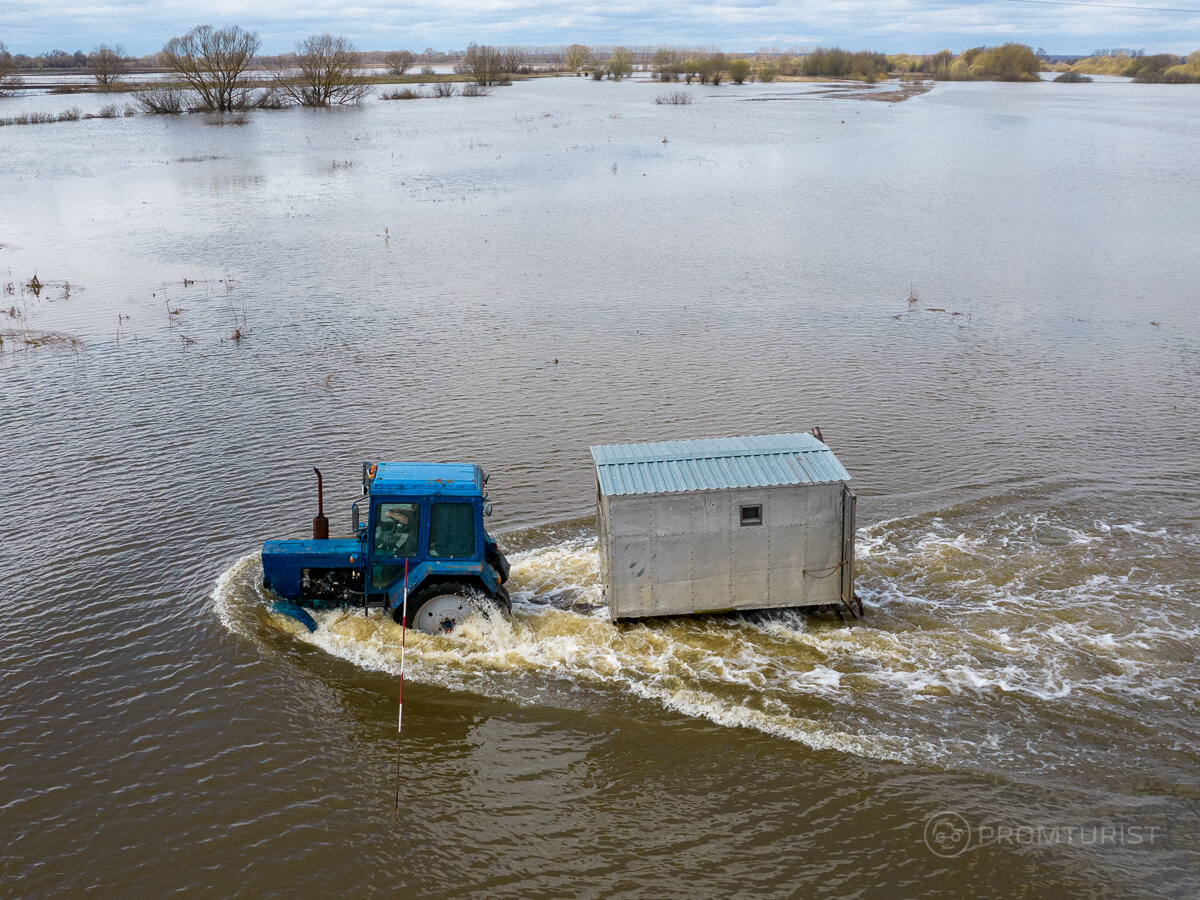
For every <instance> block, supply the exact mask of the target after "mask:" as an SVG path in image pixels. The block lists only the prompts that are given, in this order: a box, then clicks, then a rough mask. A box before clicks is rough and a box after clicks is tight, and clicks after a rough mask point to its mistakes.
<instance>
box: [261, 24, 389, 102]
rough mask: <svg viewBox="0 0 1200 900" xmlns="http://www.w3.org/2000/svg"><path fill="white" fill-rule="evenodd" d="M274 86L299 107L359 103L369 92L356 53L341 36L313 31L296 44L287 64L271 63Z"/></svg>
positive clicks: (369, 86)
mask: <svg viewBox="0 0 1200 900" xmlns="http://www.w3.org/2000/svg"><path fill="white" fill-rule="evenodd" d="M271 73H272V77H273V78H274V80H275V84H276V86H277V87H278V88H279V90H280V91H281V92H282V93H283V94H284V96H286V97H288V98H289V99H291V100H292V101H293V102H295V103H299V104H300V105H301V106H335V105H340V104H347V103H359V102H361V101H362V99H363V97H365V96H366V95H367V94H369V93H370V91H371V85H370V84H369V83H367V82H364V81H363V80H362V73H361V72H360V71H359V53H358V51H357V50H356V49H354V45H353V44H352V43H350V42H349V41H348V40H346V39H345V38H344V37H341V36H337V35H332V34H314V35H312V36H311V37H308V38H305V39H304V40H303V41H301V42H300V43H298V44H297V45H296V58H295V60H294V62H293V63H292V64H291V65H289V64H288V62H286V61H282V62H278V63H275V64H273V65H272V67H271Z"/></svg>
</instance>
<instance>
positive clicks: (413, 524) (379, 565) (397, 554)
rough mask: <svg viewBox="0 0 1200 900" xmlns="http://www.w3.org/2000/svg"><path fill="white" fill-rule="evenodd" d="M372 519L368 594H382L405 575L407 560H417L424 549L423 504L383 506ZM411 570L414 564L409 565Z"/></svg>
mask: <svg viewBox="0 0 1200 900" xmlns="http://www.w3.org/2000/svg"><path fill="white" fill-rule="evenodd" d="M372 512H373V515H372V517H371V523H372V525H371V571H370V572H369V573H368V578H369V581H370V585H369V587H368V590H369V591H382V590H386V589H387V587H388V586H389V585H390V584H391V583H392V582H393V581H395V580H396V579H397V578H398V577H400V576H402V575H403V574H404V562H405V560H413V559H415V558H416V557H417V556H418V555H419V552H420V548H421V505H420V504H419V503H387V502H385V503H380V504H378V505H376V507H375V508H374V510H373V511H372ZM409 567H410V568H411V567H412V566H411V562H410V564H409Z"/></svg>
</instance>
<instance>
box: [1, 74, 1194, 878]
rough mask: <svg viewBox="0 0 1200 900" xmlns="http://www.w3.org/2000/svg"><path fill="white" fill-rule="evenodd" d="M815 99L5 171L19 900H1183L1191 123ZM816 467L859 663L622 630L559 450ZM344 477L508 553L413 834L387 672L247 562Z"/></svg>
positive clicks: (429, 127) (382, 658) (1190, 593)
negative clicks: (739, 455)
mask: <svg viewBox="0 0 1200 900" xmlns="http://www.w3.org/2000/svg"><path fill="white" fill-rule="evenodd" d="M833 87H834V86H831V85H819V84H769V85H752V86H751V85H747V86H743V87H738V86H732V85H725V86H721V87H720V88H711V87H700V86H692V87H691V88H685V89H687V90H691V91H692V92H693V93H694V95H695V97H696V102H695V103H693V104H692V105H688V106H658V105H655V104H654V102H653V101H654V98H655V97H656V96H657V95H658V94H660V93H664V92H665V91H666V90H674V89H675V86H671V87H668V88H663V87H657V86H655V85H653V84H647V83H619V84H612V83H608V82H604V83H593V82H590V81H586V80H584V79H574V78H567V79H547V80H538V81H532V82H527V83H521V84H517V85H513V86H511V87H505V88H499V89H496V90H495V91H493V93H492V94H491V95H490V96H488V97H482V98H451V99H440V100H433V99H425V100H418V101H411V102H409V101H396V102H382V101H378V100H372V101H371V102H369V103H367V104H366V105H364V106H363V107H361V108H358V109H347V110H333V111H302V110H292V111H285V112H263V113H255V114H252V115H251V116H250V118H249V122H248V123H247V124H245V125H242V126H233V125H218V124H209V122H206V119H205V117H204V116H198V115H197V116H188V117H183V118H155V117H145V116H133V117H129V118H117V119H95V120H81V121H74V122H59V123H55V124H46V125H28V126H12V127H5V128H2V129H0V146H2V147H3V151H4V153H3V159H2V161H0V287H2V288H3V296H0V307H2V309H0V338H2V339H3V344H0V378H2V379H3V386H4V397H3V406H2V407H0V409H2V410H3V418H2V422H3V428H0V459H2V460H3V475H2V476H0V512H2V513H3V522H4V524H3V526H0V529H2V530H0V536H2V540H0V585H2V587H0V597H3V599H4V601H5V602H4V603H3V604H2V605H0V625H2V627H3V646H4V650H3V659H4V665H3V667H2V668H0V679H2V686H3V690H2V691H0V711H2V713H3V717H4V723H5V728H4V736H3V738H2V739H0V749H2V751H3V752H2V753H0V775H2V784H3V789H2V792H0V810H3V816H4V822H5V828H4V834H3V836H2V837H0V892H3V893H5V894H12V895H41V894H46V893H51V892H56V891H62V892H71V893H81V892H83V891H85V890H89V889H90V890H91V891H92V892H93V893H94V894H97V895H100V896H115V895H118V894H121V895H123V894H126V893H128V891H129V890H131V889H133V890H137V891H139V892H141V893H146V894H154V895H158V894H163V893H167V892H188V893H212V894H218V895H229V894H233V893H235V892H236V893H244V894H268V895H296V894H298V893H307V892H317V891H320V892H322V893H327V892H331V891H338V892H348V891H354V892H363V893H367V894H395V893H398V892H403V893H405V894H406V895H412V896H430V897H452V896H464V895H469V894H479V895H487V896H494V897H521V898H531V897H555V896H564V895H576V896H589V897H598V896H604V897H639V898H663V897H688V898H693V897H696V896H717V895H729V896H761V897H791V896H794V895H799V894H805V895H806V894H810V893H811V894H818V895H824V894H836V895H837V896H839V897H868V896H881V895H882V896H916V895H931V896H946V897H957V896H963V895H965V894H989V893H990V894H997V895H1004V896H1047V897H1058V896H1066V895H1089V896H1093V895H1099V896H1111V897H1124V896H1137V897H1142V896H1165V897H1188V896H1193V895H1195V894H1196V892H1197V891H1198V890H1200V877H1198V876H1197V872H1198V871H1200V787H1198V782H1197V772H1198V771H1200V750H1197V748H1196V743H1195V735H1196V731H1197V724H1198V713H1200V674H1198V667H1197V654H1198V650H1200V625H1198V624H1197V620H1196V617H1197V612H1198V608H1200V564H1198V563H1197V558H1198V557H1200V461H1198V459H1197V454H1196V450H1195V447H1196V443H1197V439H1198V438H1200V400H1198V399H1197V398H1200V320H1198V317H1197V315H1196V312H1195V304H1196V302H1197V299H1198V298H1197V292H1196V285H1197V283H1200V257H1197V255H1196V252H1195V248H1196V246H1200V166H1198V165H1197V163H1196V160H1195V152H1194V148H1195V146H1196V144H1197V140H1198V139H1200V92H1198V91H1194V90H1192V89H1191V88H1189V87H1186V86H1184V87H1180V86H1174V85H1163V86H1158V85H1131V84H1127V83H1116V82H1110V83H1096V84H1091V85H1060V84H1036V85H999V84H942V85H938V86H937V87H936V88H935V89H934V90H933V91H931V92H930V93H927V94H924V95H922V96H918V97H915V98H913V99H911V100H908V101H906V102H904V103H899V104H890V103H872V102H867V101H864V100H861V99H848V98H845V97H843V96H841V95H839V94H838V93H836V92H835V93H828V91H829V90H831V89H832V88H833ZM114 99H115V100H116V101H117V102H121V103H123V102H124V101H125V99H127V98H123V97H121V96H119V95H118V96H117V97H100V96H92V95H87V96H80V97H75V96H54V95H44V94H43V95H30V96H18V97H14V98H8V99H4V100H0V118H2V117H7V116H15V115H18V114H20V113H25V112H48V113H59V112H61V111H62V110H64V109H66V108H68V107H70V106H79V107H81V109H82V111H83V112H84V113H87V112H89V111H95V110H98V109H99V108H100V107H101V106H103V105H105V104H107V103H110V102H113V101H114ZM750 100H763V101H766V100H770V101H777V102H746V101H750ZM93 105H94V107H95V109H93V108H92V107H93ZM910 291H912V292H914V293H915V294H917V295H918V299H916V301H915V302H909V299H908V298H909V295H910ZM814 424H819V425H820V426H821V427H822V429H823V431H824V434H825V437H826V439H827V441H828V442H829V443H830V445H831V446H832V447H833V448H834V449H835V450H836V451H837V453H838V455H839V458H840V459H841V460H842V461H843V462H844V463H845V465H846V467H847V468H848V469H849V470H850V472H851V473H852V474H853V476H854V487H855V490H856V491H857V492H858V494H859V504H858V519H859V525H860V528H859V533H858V539H857V552H858V556H859V561H860V564H859V591H860V593H861V595H862V597H863V601H864V605H865V607H866V611H867V616H866V619H865V620H864V621H862V622H855V623H852V624H846V623H843V622H841V621H839V620H837V619H836V618H835V617H831V616H827V615H813V614H806V615H801V614H794V613H773V614H759V615H749V616H737V617H707V618H697V619H689V620H679V621H670V622H668V621H650V622H644V623H639V624H632V625H621V626H614V625H613V624H611V623H610V622H609V621H608V618H607V614H606V610H605V607H604V598H603V594H602V590H601V588H602V585H601V584H600V582H599V575H598V560H597V555H596V549H595V533H594V523H593V521H592V519H591V514H592V509H593V504H594V496H595V485H594V476H593V474H592V469H591V464H590V457H589V455H588V446H589V445H590V444H593V443H612V442H621V441H636V440H656V439H663V440H667V439H675V438H689V437H703V436H718V435H728V434H737V433H753V432H781V431H801V430H807V429H808V428H809V427H811V426H812V425H814ZM363 459H428V460H438V461H470V462H478V463H480V464H481V465H483V466H484V467H485V468H486V469H487V470H488V471H489V472H490V473H491V476H492V477H491V482H490V485H489V487H490V491H491V497H492V500H493V502H494V503H495V507H496V515H495V516H494V517H493V519H492V520H491V526H490V527H491V528H492V529H493V531H496V532H498V533H499V534H500V537H501V542H502V543H503V544H504V545H505V547H506V549H507V550H508V552H509V555H510V558H511V559H512V560H513V582H512V585H510V586H513V587H515V590H514V591H513V599H514V608H513V614H512V617H511V619H505V618H500V617H497V618H494V619H490V618H485V617H478V618H476V619H473V620H471V621H469V622H468V623H467V626H466V628H465V630H464V633H463V635H462V636H461V637H458V638H456V639H449V638H443V637H428V636H425V635H420V634H413V633H410V634H409V635H408V637H407V642H408V643H407V654H408V655H407V664H406V677H407V684H408V689H407V690H406V691H405V700H406V703H405V707H406V713H405V717H404V722H405V725H404V735H403V744H402V751H403V765H402V768H401V774H402V779H401V783H400V797H401V808H402V812H403V815H402V816H401V817H400V818H399V820H398V821H397V822H395V823H393V821H392V816H391V813H392V806H393V799H394V791H395V781H394V777H395V769H394V766H395V752H396V732H395V715H396V700H397V690H398V684H397V681H398V679H397V677H396V676H397V674H398V671H399V650H400V631H399V628H398V627H397V626H395V625H394V624H393V623H392V622H391V621H390V619H386V618H384V617H383V616H382V615H381V614H380V613H379V612H378V611H374V612H372V614H371V615H369V616H365V617H364V616H363V614H362V612H361V610H360V611H358V612H352V611H342V612H326V613H319V614H318V615H317V618H318V621H319V623H320V627H319V629H318V630H317V631H316V632H315V633H313V634H308V633H307V632H305V631H304V630H303V629H301V628H299V627H298V626H297V625H296V624H295V623H294V622H292V621H291V620H288V619H283V618H281V617H278V616H276V615H273V614H272V613H271V612H270V611H269V600H268V598H267V596H266V595H265V594H264V592H263V590H262V588H261V572H260V569H259V560H258V548H259V546H260V545H261V542H262V541H263V540H264V539H265V538H268V537H284V536H301V535H303V534H305V533H306V531H307V529H308V523H309V522H310V520H311V517H312V516H313V515H314V514H315V506H316V504H315V491H314V485H313V483H312V481H313V479H312V475H311V467H312V466H313V465H319V466H321V468H322V470H323V472H324V474H325V482H326V498H325V499H326V513H327V514H328V515H329V516H330V518H331V520H332V524H333V531H334V533H335V534H339V535H340V534H345V533H347V532H348V530H349V525H350V518H349V511H348V503H349V501H350V500H352V499H354V497H355V496H356V494H357V487H358V478H359V462H360V460H363ZM964 834H965V836H966V842H965V843H964V842H963V841H962V837H963V835H964Z"/></svg>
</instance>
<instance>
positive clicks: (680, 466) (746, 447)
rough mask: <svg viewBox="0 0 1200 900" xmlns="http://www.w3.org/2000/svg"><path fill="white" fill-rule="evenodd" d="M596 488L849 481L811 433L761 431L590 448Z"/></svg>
mask: <svg viewBox="0 0 1200 900" xmlns="http://www.w3.org/2000/svg"><path fill="white" fill-rule="evenodd" d="M591 449H592V459H593V460H595V463H596V477H597V478H598V479H599V481H600V490H601V491H602V492H603V493H604V494H606V495H609V496H612V495H620V494H673V493H681V492H684V491H715V490H724V489H729V488H751V487H776V486H784V485H795V484H819V483H823V482H835V481H849V480H850V473H849V472H847V471H846V470H845V468H843V467H842V464H841V463H840V462H838V459H837V457H836V456H834V455H833V451H832V450H830V449H829V447H827V446H826V445H825V444H823V443H822V442H821V441H818V440H817V439H816V438H815V437H813V436H812V435H811V434H765V435H752V436H749V437H731V438H710V439H705V440H698V441H664V442H656V443H648V444H607V445H602V446H598V447H592V448H591Z"/></svg>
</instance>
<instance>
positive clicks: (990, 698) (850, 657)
mask: <svg viewBox="0 0 1200 900" xmlns="http://www.w3.org/2000/svg"><path fill="white" fill-rule="evenodd" d="M1144 525H1145V523H1141V522H1138V523H1116V522H1113V523H1109V522H1102V521H1099V520H1095V521H1089V522H1086V523H1079V522H1074V521H1071V520H1070V519H1069V517H1068V518H1064V517H1062V516H1058V515H1052V514H1047V513H1045V512H1037V513H1030V514H1027V515H1018V514H1012V515H1001V516H998V517H995V518H991V519H982V520H981V519H980V518H978V517H977V516H976V517H972V518H971V519H969V520H968V519H963V518H959V517H957V516H954V515H953V514H947V513H943V514H941V515H931V516H925V517H916V518H910V519H900V520H894V521H889V522H883V523H880V524H878V525H875V526H872V527H870V528H867V529H864V530H863V531H862V532H860V535H859V541H858V547H857V552H858V557H859V560H860V591H861V592H862V594H863V597H864V600H865V601H866V604H867V607H868V615H867V619H866V620H865V622H861V623H855V624H853V625H851V624H846V623H843V622H841V621H838V620H837V619H834V618H833V617H830V616H819V615H812V614H805V613H800V612H796V611H773V612H769V613H759V614H749V615H736V616H713V617H695V618H681V619H674V620H664V619H658V620H649V621H646V622H640V623H633V624H622V625H614V624H613V623H611V622H610V621H609V619H608V614H607V608H606V606H605V601H604V596H603V590H602V585H601V581H600V576H599V565H598V557H597V553H596V550H595V542H594V540H592V539H586V538H570V539H565V540H563V539H556V540H555V542H554V543H551V544H550V545H549V546H544V547H537V548H534V549H529V550H525V551H521V552H518V553H515V554H513V555H512V558H511V561H512V564H513V577H512V581H511V582H510V588H511V589H512V593H513V612H512V616H511V618H509V619H506V618H505V617H503V616H502V615H500V614H493V615H484V614H476V615H473V616H471V617H469V618H468V620H467V621H466V623H465V624H464V626H463V628H462V629H461V630H460V632H459V633H457V634H456V635H455V636H454V637H451V638H447V637H442V636H429V635H424V634H417V633H413V634H410V636H409V644H408V647H409V670H408V671H409V673H410V677H411V678H412V679H413V680H414V681H416V682H427V683H436V684H440V685H443V686H445V687H448V688H451V689H455V690H464V691H473V692H476V693H479V694H482V695H485V696H491V697H500V698H508V699H513V700H518V701H519V700H523V699H526V698H527V697H528V696H530V695H531V694H534V693H538V692H540V690H541V689H542V687H544V686H545V685H546V684H547V683H551V682H565V683H567V684H569V685H570V686H572V687H574V688H576V689H578V688H583V689H585V690H590V691H594V692H598V693H600V694H603V693H604V692H617V693H619V694H622V695H625V696H629V697H634V698H639V699H642V700H646V701H650V702H652V703H655V704H658V705H660V706H662V707H663V708H664V709H667V710H670V711H673V712H675V713H679V714H682V715H686V716H690V717H694V718H701V719H707V720H708V721H711V722H714V723H716V724H718V725H722V726H725V727H743V728H751V729H754V730H757V731H760V732H763V733H765V734H771V735H775V736H778V737H781V738H786V739H788V740H794V741H798V742H800V743H803V744H805V745H807V746H809V747H812V748H814V749H820V750H838V751H842V752H847V753H853V754H857V755H861V756H867V757H874V758H881V759H889V760H896V761H902V762H907V763H914V764H922V765H937V766H945V767H955V768H968V769H971V770H978V769H986V770H998V771H1003V770H1006V769H1008V768H1010V767H1011V766H1012V764H1013V763H1014V762H1018V761H1020V765H1021V768H1022V770H1023V771H1026V772H1027V771H1029V770H1030V769H1031V768H1032V769H1033V770H1036V769H1038V768H1039V766H1045V768H1046V769H1047V770H1049V769H1051V768H1057V769H1058V770H1059V771H1061V770H1062V769H1063V767H1064V764H1065V761H1064V759H1063V754H1064V752H1065V751H1064V750H1063V747H1064V746H1065V747H1071V746H1073V745H1072V741H1071V739H1070V737H1069V734H1077V733H1078V731H1079V729H1078V727H1077V725H1078V720H1079V719H1080V718H1081V717H1086V718H1087V719H1089V720H1091V722H1092V723H1093V725H1094V727H1095V728H1096V729H1097V731H1101V732H1102V731H1104V730H1105V729H1112V728H1114V727H1116V728H1120V727H1123V725H1124V723H1128V722H1136V721H1137V720H1138V718H1139V710H1140V709H1141V705H1142V704H1144V703H1146V702H1153V703H1177V702H1178V701H1180V700H1184V699H1187V700H1190V701H1191V702H1195V700H1196V699H1197V698H1200V681H1198V679H1197V676H1196V675H1195V674H1193V672H1194V665H1193V664H1194V661H1195V652H1194V651H1195V647H1196V642H1197V639H1198V638H1200V630H1198V629H1197V626H1196V624H1195V621H1194V618H1193V616H1192V615H1191V612H1192V610H1193V606H1192V604H1191V602H1190V600H1189V597H1194V596H1195V593H1196V576H1195V575H1194V573H1193V574H1191V576H1190V579H1191V580H1190V582H1188V583H1186V584H1183V583H1177V582H1172V581H1169V580H1164V578H1163V577H1162V576H1163V575H1164V574H1166V573H1164V572H1162V571H1159V570H1158V569H1157V568H1156V567H1155V566H1153V565H1150V564H1149V563H1150V561H1152V560H1154V559H1160V560H1163V561H1166V562H1169V561H1170V560H1171V558H1172V557H1170V556H1169V555H1155V553H1154V552H1153V551H1154V547H1155V546H1157V545H1159V544H1165V543H1167V542H1176V543H1177V542H1180V541H1184V542H1186V541H1187V540H1188V539H1189V538H1188V536H1187V535H1181V534H1172V533H1170V532H1169V531H1168V530H1167V529H1165V528H1149V527H1144ZM1134 556H1136V557H1137V558H1138V559H1139V560H1140V564H1137V565H1135V564H1132V563H1131V557H1134ZM258 566H259V562H258V556H257V554H251V555H249V556H247V557H244V558H243V559H242V560H240V561H239V562H238V563H237V564H236V565H235V566H234V567H233V568H231V569H230V570H229V571H228V572H226V573H225V574H224V575H223V576H222V577H221V580H220V581H219V582H218V585H217V589H216V591H215V592H214V598H215V601H216V606H217V610H218V613H219V614H220V615H221V617H222V621H224V622H225V623H226V625H227V627H229V628H231V629H232V630H234V631H238V632H240V633H243V634H246V633H252V632H253V631H255V630H256V629H260V628H272V629H276V630H279V631H285V632H287V633H289V634H291V635H293V636H294V637H295V639H296V640H298V641H303V642H307V643H310V644H313V645H315V646H317V647H320V648H321V649H322V650H324V651H325V652H327V653H329V654H331V655H333V656H336V657H339V658H341V659H344V660H347V661H349V662H351V663H353V664H354V665H357V666H360V667H362V668H364V669H370V670H377V671H383V672H389V673H395V672H397V671H398V669H399V650H400V629H399V627H398V626H397V625H395V624H394V623H393V622H392V621H391V619H390V618H389V617H388V616H386V615H385V614H383V613H382V612H381V611H377V610H376V611H372V613H371V615H369V616H366V617H364V616H363V615H362V613H361V612H360V611H350V610H343V611H328V612H319V613H316V614H315V616H316V618H317V621H318V623H319V626H320V627H319V628H318V630H317V631H316V632H315V633H313V634H311V635H310V634H308V633H307V632H306V631H304V629H302V628H300V627H299V626H298V625H296V624H295V623H294V622H292V621H290V620H289V619H287V618H286V617H283V616H277V615H274V614H272V613H270V612H269V611H268V609H267V607H268V600H269V598H268V597H267V596H266V595H265V594H264V593H263V592H262V589H261V587H260V586H259V580H260V579H259V569H258ZM1180 574H1183V573H1180ZM1031 719H1033V720H1034V723H1033V724H1032V725H1031V723H1030V720H1031ZM1181 727H1182V726H1181ZM1031 735H1032V736H1031ZM1077 743H1078V741H1076V745H1077ZM1172 752H1174V751H1169V752H1168V753H1167V755H1171V753H1172ZM1185 752H1190V751H1185ZM1160 755H1161V754H1160ZM1193 755H1194V754H1193ZM1031 759H1032V760H1033V762H1032V763H1031ZM1039 760H1040V762H1039ZM1174 762H1176V763H1179V764H1183V762H1185V760H1181V759H1175V760H1174ZM1169 763H1170V761H1168V768H1169Z"/></svg>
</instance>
